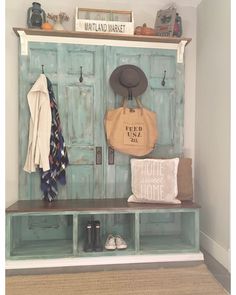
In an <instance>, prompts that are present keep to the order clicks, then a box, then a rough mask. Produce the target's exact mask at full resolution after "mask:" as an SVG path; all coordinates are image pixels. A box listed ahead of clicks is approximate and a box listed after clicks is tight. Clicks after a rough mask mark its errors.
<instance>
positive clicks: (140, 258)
mask: <svg viewBox="0 0 236 295" xmlns="http://www.w3.org/2000/svg"><path fill="white" fill-rule="evenodd" d="M201 260H204V256H203V254H202V252H200V251H199V252H197V253H185V254H165V255H132V256H115V257H114V256H112V257H111V256H109V257H108V256H107V257H81V258H58V259H31V260H7V261H6V264H5V268H6V269H7V270H8V269H27V268H45V267H64V266H89V265H109V264H129V263H152V262H184V261H201Z"/></svg>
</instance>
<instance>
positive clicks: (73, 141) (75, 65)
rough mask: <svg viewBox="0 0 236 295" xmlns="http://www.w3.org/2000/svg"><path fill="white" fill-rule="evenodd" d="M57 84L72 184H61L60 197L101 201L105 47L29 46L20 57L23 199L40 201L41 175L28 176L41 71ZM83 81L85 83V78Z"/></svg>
mask: <svg viewBox="0 0 236 295" xmlns="http://www.w3.org/2000/svg"><path fill="white" fill-rule="evenodd" d="M41 65H44V71H45V74H46V76H47V77H48V78H49V79H50V80H51V82H52V84H53V90H54V93H55V97H56V100H57V103H58V110H59V114H60V119H61V124H62V131H63V136H64V139H65V143H66V146H67V150H68V156H69V162H70V165H69V166H68V167H67V169H66V178H67V185H66V186H61V187H60V186H59V194H58V199H67V198H69V199H73V198H75V199H79V198H100V197H101V196H103V195H104V192H103V189H104V179H103V166H102V165H101V164H100V163H98V161H96V151H99V152H100V154H99V157H100V158H99V161H100V160H101V159H102V151H103V149H104V132H103V129H102V128H101V122H102V121H103V116H104V105H103V80H102V77H103V76H102V72H103V71H102V67H103V47H101V46H100V47H99V46H83V45H68V44H51V43H33V42H32V43H29V54H28V56H21V59H20V114H19V115H20V130H19V131H20V165H19V169H20V198H21V199H41V198H42V192H41V191H40V176H39V173H37V172H36V173H31V174H28V173H25V172H24V171H23V165H24V161H25V157H26V151H27V143H28V129H27V128H26V126H28V123H29V107H28V104H27V93H28V91H29V90H30V88H31V87H32V85H33V83H34V82H35V81H36V79H37V78H38V76H39V74H40V73H41ZM81 77H82V80H81V79H80V78H81Z"/></svg>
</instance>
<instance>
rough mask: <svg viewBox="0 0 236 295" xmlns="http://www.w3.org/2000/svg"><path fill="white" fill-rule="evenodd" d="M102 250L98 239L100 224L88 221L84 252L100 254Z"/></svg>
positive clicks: (96, 221)
mask: <svg viewBox="0 0 236 295" xmlns="http://www.w3.org/2000/svg"><path fill="white" fill-rule="evenodd" d="M102 250H103V247H102V243H101V237H100V222H99V221H98V220H95V221H88V223H87V225H86V239H85V245H84V251H85V252H92V251H96V252H100V251H102Z"/></svg>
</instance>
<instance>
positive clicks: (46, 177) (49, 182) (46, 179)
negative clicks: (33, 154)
mask: <svg viewBox="0 0 236 295" xmlns="http://www.w3.org/2000/svg"><path fill="white" fill-rule="evenodd" d="M47 88H48V92H49V98H50V107H51V112H52V126H51V137H50V154H49V164H50V170H48V171H43V169H40V174H41V186H40V188H41V190H42V191H43V195H44V198H43V199H44V200H47V201H49V202H51V201H53V200H54V199H55V197H56V195H57V194H58V189H57V181H59V183H60V184H62V185H65V184H66V171H65V168H66V166H67V165H68V164H69V160H68V155H67V151H66V146H65V143H64V138H63V136H62V130H61V123H60V117H59V113H58V108H57V103H56V99H55V96H54V93H53V89H52V83H51V82H50V80H49V79H48V78H47Z"/></svg>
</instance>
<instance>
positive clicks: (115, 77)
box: [110, 64, 148, 97]
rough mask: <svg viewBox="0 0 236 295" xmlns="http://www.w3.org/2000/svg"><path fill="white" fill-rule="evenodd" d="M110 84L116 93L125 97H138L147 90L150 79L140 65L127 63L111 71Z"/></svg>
mask: <svg viewBox="0 0 236 295" xmlns="http://www.w3.org/2000/svg"><path fill="white" fill-rule="evenodd" d="M110 85H111V87H112V88H113V90H114V92H115V93H117V94H119V95H121V96H123V97H137V96H139V95H141V94H142V93H144V91H145V90H146V88H147V86H148V80H147V77H146V76H145V74H144V72H143V71H142V70H141V69H140V68H139V67H137V66H135V65H130V64H126V65H122V66H119V67H117V68H116V69H115V70H114V71H113V72H112V73H111V76H110Z"/></svg>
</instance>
